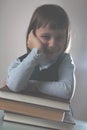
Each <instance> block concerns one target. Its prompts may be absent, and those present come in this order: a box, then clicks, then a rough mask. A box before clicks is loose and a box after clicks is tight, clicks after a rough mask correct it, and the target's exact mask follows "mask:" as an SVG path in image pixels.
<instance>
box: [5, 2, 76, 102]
mask: <svg viewBox="0 0 87 130" xmlns="http://www.w3.org/2000/svg"><path fill="white" fill-rule="evenodd" d="M69 40H70V23H69V18H68V16H67V13H66V12H65V11H64V9H62V8H61V7H60V6H58V5H42V6H40V7H38V8H37V9H36V10H35V12H34V13H33V16H32V18H31V21H30V24H29V27H28V31H27V36H26V47H27V53H26V54H24V55H23V56H21V57H18V58H17V59H16V60H15V61H14V62H13V63H12V64H11V65H10V66H9V69H8V77H7V82H6V84H7V86H8V88H9V89H10V90H12V91H15V92H19V91H22V90H25V89H27V90H28V91H33V92H40V93H44V94H47V95H51V96H55V97H59V98H64V99H68V100H70V101H71V98H72V96H73V94H74V90H75V85H74V63H73V60H72V58H71V55H70V54H69V52H68V53H66V50H67V48H68V46H69Z"/></svg>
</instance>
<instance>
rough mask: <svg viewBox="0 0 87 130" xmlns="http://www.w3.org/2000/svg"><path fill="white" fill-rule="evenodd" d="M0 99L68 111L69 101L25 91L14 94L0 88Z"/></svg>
mask: <svg viewBox="0 0 87 130" xmlns="http://www.w3.org/2000/svg"><path fill="white" fill-rule="evenodd" d="M0 98H3V99H10V100H13V101H19V102H25V103H31V104H35V105H40V106H46V107H51V108H56V109H61V110H65V111H69V101H67V100H64V99H59V98H56V97H52V96H47V95H44V94H40V93H38V94H37V93H29V92H27V91H23V92H19V93H15V92H12V91H10V90H9V89H8V88H7V87H6V86H5V87H3V88H0Z"/></svg>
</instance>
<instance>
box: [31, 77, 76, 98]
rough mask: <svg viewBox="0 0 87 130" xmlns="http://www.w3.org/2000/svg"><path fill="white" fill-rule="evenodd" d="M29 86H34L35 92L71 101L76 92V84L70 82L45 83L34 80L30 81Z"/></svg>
mask: <svg viewBox="0 0 87 130" xmlns="http://www.w3.org/2000/svg"><path fill="white" fill-rule="evenodd" d="M73 82H74V81H73ZM29 86H32V89H33V91H38V92H41V93H44V94H47V95H50V96H56V97H60V98H64V99H69V100H70V99H71V97H72V95H73V92H74V84H72V83H71V82H69V81H52V82H47V81H46V82H44V81H35V80H32V81H29Z"/></svg>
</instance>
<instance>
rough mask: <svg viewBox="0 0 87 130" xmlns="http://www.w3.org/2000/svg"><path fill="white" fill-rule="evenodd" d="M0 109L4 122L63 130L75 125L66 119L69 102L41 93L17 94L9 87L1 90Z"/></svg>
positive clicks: (25, 92) (24, 92)
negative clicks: (2, 112) (2, 111)
mask: <svg viewBox="0 0 87 130" xmlns="http://www.w3.org/2000/svg"><path fill="white" fill-rule="evenodd" d="M0 109H1V110H4V118H3V119H4V121H10V122H16V123H22V124H27V125H34V126H39V127H45V128H52V129H61V130H63V129H64V130H67V128H69V127H70V129H71V127H73V124H74V122H73V121H71V120H69V119H68V120H67V119H65V116H66V113H68V112H69V102H68V101H66V100H63V99H59V98H56V97H51V96H47V95H44V94H40V93H38V94H37V93H29V92H27V91H23V92H20V93H16V92H12V91H10V90H9V89H8V87H7V86H5V87H3V88H0Z"/></svg>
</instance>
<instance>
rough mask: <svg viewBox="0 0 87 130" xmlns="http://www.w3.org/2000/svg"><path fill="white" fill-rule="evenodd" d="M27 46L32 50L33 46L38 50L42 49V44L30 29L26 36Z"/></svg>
mask: <svg viewBox="0 0 87 130" xmlns="http://www.w3.org/2000/svg"><path fill="white" fill-rule="evenodd" d="M28 47H29V48H30V50H32V49H33V48H37V49H38V50H39V51H42V50H43V44H42V43H41V42H40V40H39V39H38V38H37V37H36V36H35V35H34V33H33V31H31V32H30V34H29V36H28Z"/></svg>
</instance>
